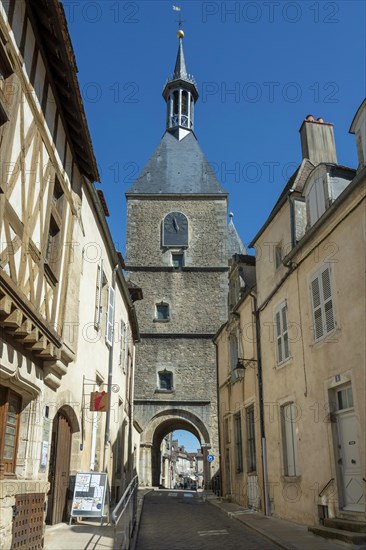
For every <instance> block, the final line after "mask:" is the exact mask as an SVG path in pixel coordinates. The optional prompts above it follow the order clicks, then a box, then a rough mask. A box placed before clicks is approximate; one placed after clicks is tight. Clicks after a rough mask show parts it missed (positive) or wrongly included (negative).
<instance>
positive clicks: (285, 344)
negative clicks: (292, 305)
mask: <svg viewBox="0 0 366 550" xmlns="http://www.w3.org/2000/svg"><path fill="white" fill-rule="evenodd" d="M282 334H283V355H284V359H288V357H289V356H290V353H289V347H288V330H287V306H286V305H285V306H283V308H282Z"/></svg>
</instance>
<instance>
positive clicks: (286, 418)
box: [281, 401, 300, 477]
mask: <svg viewBox="0 0 366 550" xmlns="http://www.w3.org/2000/svg"><path fill="white" fill-rule="evenodd" d="M296 419H297V407H296V404H295V403H294V401H289V402H287V403H284V404H283V405H281V428H282V451H283V472H284V475H285V476H286V477H297V476H299V475H300V474H299V461H298V449H297V434H296V426H297V424H296Z"/></svg>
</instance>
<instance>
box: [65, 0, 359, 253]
mask: <svg viewBox="0 0 366 550" xmlns="http://www.w3.org/2000/svg"><path fill="white" fill-rule="evenodd" d="M177 4H178V5H180V6H182V17H183V20H184V21H185V22H184V30H185V39H184V50H185V56H186V62H187V68H188V71H189V72H190V73H191V74H193V75H194V76H195V77H196V79H197V81H198V88H199V92H200V98H199V100H198V103H197V104H196V113H195V131H196V135H197V138H198V141H199V143H200V146H201V148H202V149H203V151H204V153H205V155H206V157H207V159H208V160H209V162H211V163H212V165H213V168H214V170H215V171H216V173H217V176H218V178H219V180H220V181H221V182H222V184H223V186H224V187H225V188H226V189H227V191H228V192H229V193H230V202H229V210H232V211H233V212H234V214H235V218H234V222H235V225H236V227H237V229H238V231H239V233H240V235H241V237H242V239H243V241H244V243H245V244H247V243H248V242H250V240H251V239H252V238H253V237H254V235H255V234H256V232H257V231H258V229H259V228H260V227H261V225H262V224H263V223H264V221H265V220H266V218H267V216H268V214H269V212H270V210H271V208H272V207H273V205H274V203H275V201H276V200H277V198H278V196H279V194H280V192H281V190H282V188H283V187H284V185H285V183H286V180H287V179H288V177H289V176H290V175H291V173H292V172H293V171H294V169H295V168H296V166H297V165H298V164H299V163H300V161H301V148H300V139H299V133H298V130H299V128H300V125H301V122H302V120H303V119H304V118H305V116H306V115H307V114H309V113H311V114H313V115H314V116H315V117H316V118H317V117H319V116H322V117H323V118H324V120H325V121H327V122H333V123H334V125H335V138H336V146H337V151H338V162H339V163H340V164H344V165H347V166H351V167H356V165H357V161H356V147H355V143H354V136H353V135H351V134H349V133H348V131H349V127H350V125H351V122H352V118H353V116H354V114H355V112H356V110H357V108H358V107H359V105H360V104H361V101H362V100H363V98H364V95H365V31H364V23H365V3H364V2H362V1H351V0H347V1H346V2H344V1H338V2H327V1H324V2H323V1H315V2H312V1H303V2H291V1H288V2H287V1H284V2H282V1H280V0H277V1H270V0H269V1H263V2H256V1H244V2H198V1H194V2H190V1H187V2H185V1H184V2H180V3H178V2H177ZM172 5H173V2H167V1H160V2H155V1H137V2H129V1H127V2H124V1H118V0H114V1H109V0H103V1H101V2H96V1H89V0H80V1H77V2H76V1H75V2H74V1H71V0H64V6H65V11H66V16H67V19H68V23H69V29H70V34H71V38H72V42H73V45H74V49H75V54H76V60H77V64H78V68H79V81H80V87H81V91H82V96H83V99H84V104H85V109H86V113H87V118H88V123H89V128H90V132H91V137H92V141H93V145H94V151H95V154H96V158H97V161H98V165H99V168H100V174H101V184H100V187H101V188H102V189H103V191H104V193H105V196H106V199H107V204H108V207H109V210H110V214H111V216H110V218H109V220H108V221H109V224H110V227H111V231H112V236H113V239H114V241H115V243H116V246H117V248H119V249H120V250H121V251H122V252H124V247H125V231H126V217H125V210H126V204H125V197H124V193H125V192H126V190H127V189H128V188H129V187H130V186H131V185H132V183H133V181H134V179H135V178H136V177H137V175H138V174H139V172H140V170H142V168H143V166H144V164H145V163H146V162H147V160H148V159H149V158H150V156H151V155H152V153H153V151H154V150H155V148H156V146H157V145H158V143H159V141H160V138H161V136H162V135H163V133H164V130H165V102H164V100H163V98H162V96H161V93H162V89H163V86H164V84H165V81H166V79H167V77H168V76H169V75H170V74H171V73H172V71H173V68H174V63H175V58H176V52H177V47H178V41H177V38H176V29H177V23H176V20H177V13H176V12H174V11H173V10H172ZM253 252H254V251H251V253H253Z"/></svg>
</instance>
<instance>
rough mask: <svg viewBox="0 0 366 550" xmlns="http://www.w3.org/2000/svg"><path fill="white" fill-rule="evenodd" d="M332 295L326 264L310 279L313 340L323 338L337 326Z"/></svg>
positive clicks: (329, 275)
mask: <svg viewBox="0 0 366 550" xmlns="http://www.w3.org/2000/svg"><path fill="white" fill-rule="evenodd" d="M333 296H334V292H333V282H332V272H331V268H330V265H329V264H327V265H325V266H323V267H322V268H321V269H319V270H318V271H317V272H316V273H315V274H314V275H313V276H312V278H311V280H310V298H311V310H312V316H313V323H314V324H313V330H314V341H315V342H319V341H321V340H323V339H324V338H325V337H326V336H328V335H329V334H331V333H332V332H334V331H335V329H336V328H337V324H336V317H335V309H334V297H333Z"/></svg>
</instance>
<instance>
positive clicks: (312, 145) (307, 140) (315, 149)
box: [300, 115, 337, 166]
mask: <svg viewBox="0 0 366 550" xmlns="http://www.w3.org/2000/svg"><path fill="white" fill-rule="evenodd" d="M300 138H301V149H302V158H307V159H309V160H310V161H311V162H312V163H313V164H314V165H315V166H316V165H317V164H320V163H321V162H331V163H334V164H337V153H336V148H335V142H334V132H333V124H331V123H329V122H324V120H323V119H322V118H320V117H319V118H318V119H317V120H314V117H313V115H308V116H307V117H306V119H305V120H304V122H303V123H302V125H301V128H300Z"/></svg>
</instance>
